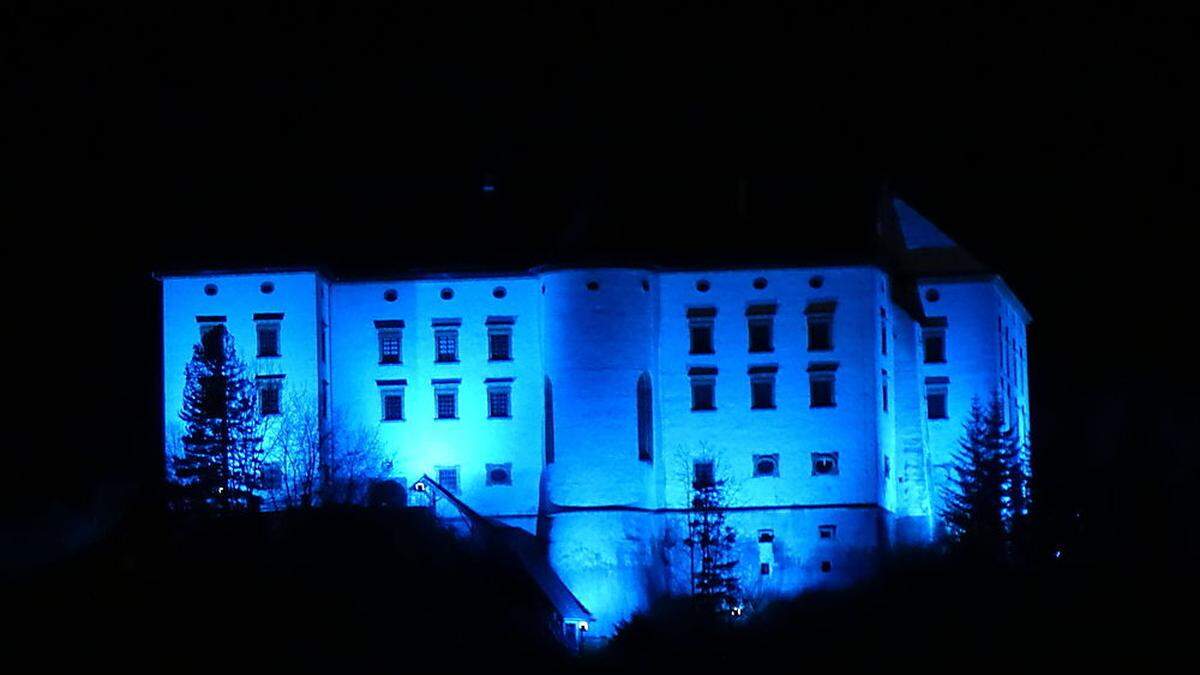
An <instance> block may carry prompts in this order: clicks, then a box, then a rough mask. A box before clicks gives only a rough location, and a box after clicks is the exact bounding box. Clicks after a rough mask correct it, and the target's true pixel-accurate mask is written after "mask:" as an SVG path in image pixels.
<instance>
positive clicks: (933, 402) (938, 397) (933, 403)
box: [925, 377, 950, 420]
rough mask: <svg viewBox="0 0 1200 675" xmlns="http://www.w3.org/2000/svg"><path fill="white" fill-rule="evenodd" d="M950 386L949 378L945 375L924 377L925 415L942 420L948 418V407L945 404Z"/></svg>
mask: <svg viewBox="0 0 1200 675" xmlns="http://www.w3.org/2000/svg"><path fill="white" fill-rule="evenodd" d="M949 387H950V379H949V378H946V377H927V378H925V411H926V417H928V418H929V419H931V420H944V419H948V418H949V409H948V406H947V396H948V391H949Z"/></svg>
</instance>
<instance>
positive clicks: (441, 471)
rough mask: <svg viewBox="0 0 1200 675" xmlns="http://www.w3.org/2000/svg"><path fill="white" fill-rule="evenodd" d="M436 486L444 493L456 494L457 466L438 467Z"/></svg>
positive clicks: (457, 488) (457, 489)
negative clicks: (443, 490)
mask: <svg viewBox="0 0 1200 675" xmlns="http://www.w3.org/2000/svg"><path fill="white" fill-rule="evenodd" d="M437 474H438V484H439V485H441V486H442V487H443V488H444V489H446V491H448V492H453V493H456V494H457V493H458V491H459V487H458V467H457V466H439V467H438V469H437Z"/></svg>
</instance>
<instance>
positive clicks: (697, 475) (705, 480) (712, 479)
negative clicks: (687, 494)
mask: <svg viewBox="0 0 1200 675" xmlns="http://www.w3.org/2000/svg"><path fill="white" fill-rule="evenodd" d="M714 485H716V473H715V469H714V466H713V463H712V462H696V463H695V464H693V465H692V487H693V488H695V489H697V490H702V489H704V488H710V487H713V486H714Z"/></svg>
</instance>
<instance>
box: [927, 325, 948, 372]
mask: <svg viewBox="0 0 1200 675" xmlns="http://www.w3.org/2000/svg"><path fill="white" fill-rule="evenodd" d="M921 346H922V351H923V352H924V354H925V363H945V362H946V319H945V318H942V317H929V318H928V319H926V321H925V323H924V324H923V325H922V327H921Z"/></svg>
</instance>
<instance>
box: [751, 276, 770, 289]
mask: <svg viewBox="0 0 1200 675" xmlns="http://www.w3.org/2000/svg"><path fill="white" fill-rule="evenodd" d="M766 287H767V278H766V277H759V278H757V279H755V280H754V288H756V289H758V290H760V291H761V290H762V289H764V288H766Z"/></svg>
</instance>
